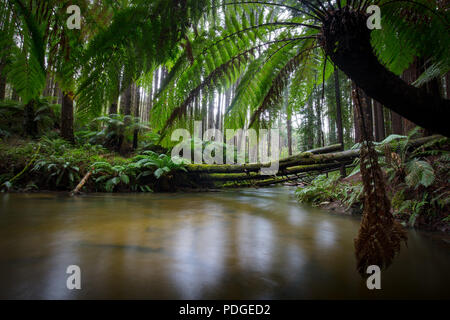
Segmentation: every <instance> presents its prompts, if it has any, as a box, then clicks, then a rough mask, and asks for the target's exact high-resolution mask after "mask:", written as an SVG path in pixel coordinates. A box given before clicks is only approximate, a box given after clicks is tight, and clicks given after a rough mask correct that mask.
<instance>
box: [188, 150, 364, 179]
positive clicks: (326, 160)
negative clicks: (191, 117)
mask: <svg viewBox="0 0 450 320" xmlns="http://www.w3.org/2000/svg"><path fill="white" fill-rule="evenodd" d="M358 155H359V150H348V151H342V152H336V153H326V154H317V155H315V154H311V153H308V154H300V155H298V156H297V157H296V158H295V159H290V160H289V161H286V160H280V162H279V163H278V170H279V171H282V170H285V169H286V168H288V167H294V166H302V165H315V164H316V165H318V164H332V163H335V164H339V163H341V162H343V161H350V160H353V159H354V158H356V157H358ZM271 166H272V163H270V162H267V163H248V164H243V165H237V164H210V165H208V164H188V165H186V169H187V171H188V172H190V173H247V172H256V171H259V170H261V169H262V168H270V167H271ZM272 167H273V168H276V167H277V166H276V165H274V166H272Z"/></svg>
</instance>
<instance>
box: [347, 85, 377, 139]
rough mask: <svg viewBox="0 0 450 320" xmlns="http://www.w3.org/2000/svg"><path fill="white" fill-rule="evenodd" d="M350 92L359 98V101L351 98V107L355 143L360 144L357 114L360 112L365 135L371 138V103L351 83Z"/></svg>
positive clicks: (361, 91) (360, 90)
mask: <svg viewBox="0 0 450 320" xmlns="http://www.w3.org/2000/svg"><path fill="white" fill-rule="evenodd" d="M352 90H353V91H356V92H357V93H356V96H358V97H359V101H355V98H354V97H353V106H354V112H355V114H354V120H355V142H361V138H362V136H363V132H361V126H360V125H359V124H358V113H361V111H362V113H363V116H364V124H365V128H366V130H367V133H368V134H370V136H371V137H373V121H372V103H371V99H370V98H369V97H368V96H367V95H366V94H365V93H364V91H363V90H362V89H361V88H358V87H357V86H356V84H355V83H354V82H352ZM358 105H360V107H358ZM359 108H361V110H359ZM372 140H373V138H372Z"/></svg>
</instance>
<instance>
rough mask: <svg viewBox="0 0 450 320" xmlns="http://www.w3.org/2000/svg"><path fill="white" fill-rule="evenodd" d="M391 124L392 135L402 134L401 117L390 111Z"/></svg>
mask: <svg viewBox="0 0 450 320" xmlns="http://www.w3.org/2000/svg"><path fill="white" fill-rule="evenodd" d="M391 123H392V133H393V134H404V131H403V121H402V117H401V116H400V115H399V114H398V113H395V112H394V111H392V110H391Z"/></svg>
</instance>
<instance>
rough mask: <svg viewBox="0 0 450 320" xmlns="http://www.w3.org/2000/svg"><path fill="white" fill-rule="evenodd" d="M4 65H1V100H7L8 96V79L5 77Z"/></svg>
mask: <svg viewBox="0 0 450 320" xmlns="http://www.w3.org/2000/svg"><path fill="white" fill-rule="evenodd" d="M3 69H4V65H3V64H0V100H5V96H6V77H5V76H4V75H3Z"/></svg>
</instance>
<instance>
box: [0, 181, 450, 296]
mask: <svg viewBox="0 0 450 320" xmlns="http://www.w3.org/2000/svg"><path fill="white" fill-rule="evenodd" d="M294 190H295V188H291V187H277V188H268V189H246V190H231V191H221V192H208V193H176V194H89V195H84V196H81V197H69V196H67V195H65V194H58V193H52V194H2V195H0V298H1V299H4V298H8V299H77V298H84V299H97V298H100V299H104V298H108V299H121V298H127V299H130V298H138V299H140V298H145V299H344V298H369V299H371V298H376V299H390V298H425V299H427V298H450V271H449V270H450V250H449V248H450V237H448V236H441V235H437V234H430V233H423V232H418V231H414V230H410V231H409V232H408V237H409V241H408V247H406V246H404V245H402V250H401V253H400V255H399V256H398V257H397V258H396V259H395V261H394V263H393V265H392V266H390V267H389V268H388V269H387V270H385V271H382V277H381V287H382V289H381V290H368V289H367V287H366V283H365V280H364V279H363V278H362V277H361V276H360V275H359V274H358V273H357V272H356V270H355V257H354V246H353V239H354V238H355V237H356V235H357V232H358V227H359V222H360V217H353V216H338V215H333V214H330V213H329V212H326V211H321V210H318V209H313V208H310V207H306V206H301V205H299V204H298V202H297V201H296V199H295V196H294ZM69 265H78V266H80V268H81V286H82V288H81V290H68V289H67V288H66V280H67V277H68V276H69V275H68V274H67V273H66V269H67V267H68V266H69Z"/></svg>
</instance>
